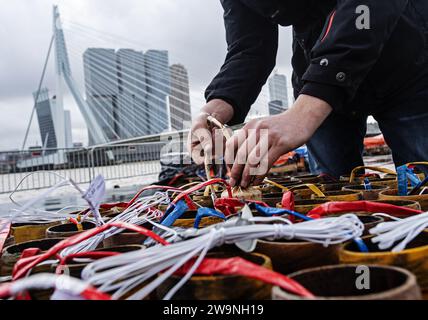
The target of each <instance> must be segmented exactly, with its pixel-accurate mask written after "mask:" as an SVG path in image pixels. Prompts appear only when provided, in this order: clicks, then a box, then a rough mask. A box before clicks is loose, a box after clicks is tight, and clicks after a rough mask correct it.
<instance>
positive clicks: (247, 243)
mask: <svg viewBox="0 0 428 320" xmlns="http://www.w3.org/2000/svg"><path fill="white" fill-rule="evenodd" d="M251 218H253V213H252V212H251V209H250V207H249V206H248V205H245V206H244V208H242V213H241V217H240V218H239V219H238V221H237V222H236V225H237V226H248V225H252V224H253V222H251V221H250V219H251ZM235 245H236V246H237V247H238V248H239V249H241V250H242V251H244V252H253V251H254V250H255V249H256V245H257V240H244V241H239V242H236V243H235Z"/></svg>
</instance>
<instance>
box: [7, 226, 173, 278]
mask: <svg viewBox="0 0 428 320" xmlns="http://www.w3.org/2000/svg"><path fill="white" fill-rule="evenodd" d="M111 227H117V228H120V229H128V230H131V231H135V232H138V233H140V234H143V235H145V236H147V237H150V238H152V239H153V240H155V241H157V242H159V243H160V244H162V245H168V244H169V243H168V242H167V241H166V240H165V239H163V238H161V237H160V236H158V235H157V234H156V233H154V232H152V231H150V230H147V229H146V228H143V227H140V226H136V225H133V224H129V223H126V222H120V221H117V222H110V223H107V224H104V225H102V226H100V227H97V228H94V229H90V230H87V231H85V232H82V233H79V234H76V235H74V236H72V237H70V238H67V239H65V240H63V241H61V242H58V243H57V244H56V245H55V246H53V247H52V248H50V249H49V250H47V251H46V252H44V253H41V254H39V255H36V256H33V257H28V258H24V259H20V260H19V261H17V262H16V264H15V266H14V268H13V280H17V279H20V278H23V277H25V276H26V275H27V273H28V272H29V271H30V270H31V269H32V268H34V267H35V266H37V265H38V264H39V263H41V262H43V261H45V260H47V259H49V258H50V257H52V256H55V255H57V254H58V253H59V252H60V251H62V250H63V249H65V248H67V247H70V246H73V245H75V244H78V243H80V242H82V241H84V240H86V239H89V238H91V237H93V236H95V235H97V234H98V233H101V232H103V231H105V230H107V229H108V228H111Z"/></svg>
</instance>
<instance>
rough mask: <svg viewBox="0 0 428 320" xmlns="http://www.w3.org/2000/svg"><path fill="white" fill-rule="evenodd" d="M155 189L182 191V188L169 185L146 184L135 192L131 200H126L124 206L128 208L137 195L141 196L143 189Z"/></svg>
mask: <svg viewBox="0 0 428 320" xmlns="http://www.w3.org/2000/svg"><path fill="white" fill-rule="evenodd" d="M156 189H160V190H171V191H174V192H180V193H181V192H183V190H182V189H179V188H175V187H170V186H156V185H153V186H147V187H144V188H142V189H141V190H140V191H138V192H137V193H136V195H135V196H134V197H133V198H132V199H131V201H129V202H128V204H127V205H126V207H125V208H129V207H130V206H131V205H132V204H134V202H135V201H137V199H138V197H139V196H141V194H142V193H143V192H144V191H147V190H156Z"/></svg>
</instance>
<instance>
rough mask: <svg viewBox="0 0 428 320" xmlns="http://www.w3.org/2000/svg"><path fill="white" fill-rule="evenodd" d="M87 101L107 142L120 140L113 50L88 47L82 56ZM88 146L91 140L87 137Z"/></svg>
mask: <svg viewBox="0 0 428 320" xmlns="http://www.w3.org/2000/svg"><path fill="white" fill-rule="evenodd" d="M83 65H84V74H85V90H86V99H87V102H88V105H89V108H90V109H91V110H92V112H93V114H94V116H95V118H96V120H97V122H98V123H99V125H100V126H101V128H102V130H103V131H104V133H105V135H106V136H107V138H108V139H109V140H117V139H118V138H119V132H118V131H119V129H118V124H117V121H116V119H117V109H118V102H117V95H118V77H117V66H116V52H115V50H114V49H104V48H91V49H88V50H86V51H85V53H84V54H83ZM89 144H92V138H91V136H90V135H89Z"/></svg>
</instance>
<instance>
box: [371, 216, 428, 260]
mask: <svg viewBox="0 0 428 320" xmlns="http://www.w3.org/2000/svg"><path fill="white" fill-rule="evenodd" d="M427 228H428V213H423V214H417V215H415V216H412V217H409V218H405V219H401V220H398V221H391V222H382V223H379V224H378V225H377V226H376V227H374V228H372V229H371V230H370V233H371V234H373V235H376V236H375V237H374V238H372V242H373V243H377V244H378V247H379V249H381V250H385V249H389V248H391V247H393V246H394V245H395V244H396V243H397V242H399V241H401V242H399V243H398V244H396V245H395V246H394V247H393V248H392V252H400V251H403V250H404V249H406V247H407V246H408V244H409V243H410V242H411V241H412V240H413V239H415V238H416V237H417V236H418V235H420V234H421V233H422V232H424V230H425V229H427Z"/></svg>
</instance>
